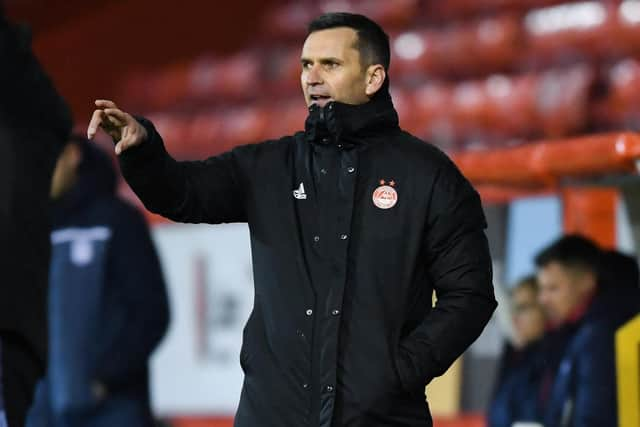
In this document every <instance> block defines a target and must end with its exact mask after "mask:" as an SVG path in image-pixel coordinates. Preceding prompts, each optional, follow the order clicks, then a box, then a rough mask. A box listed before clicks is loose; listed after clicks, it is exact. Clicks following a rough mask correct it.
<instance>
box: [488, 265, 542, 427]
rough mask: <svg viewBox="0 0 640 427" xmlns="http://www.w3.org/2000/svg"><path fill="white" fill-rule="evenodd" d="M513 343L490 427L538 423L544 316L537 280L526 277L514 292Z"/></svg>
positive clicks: (505, 360)
mask: <svg viewBox="0 0 640 427" xmlns="http://www.w3.org/2000/svg"><path fill="white" fill-rule="evenodd" d="M510 297H511V298H510V299H511V311H512V321H513V328H514V336H513V342H512V343H507V344H506V345H505V347H504V350H503V354H502V357H501V363H500V369H499V375H498V378H497V381H496V385H495V387H494V394H493V399H492V401H491V404H490V406H489V411H488V414H487V425H488V427H511V426H512V425H513V423H514V422H516V421H529V422H531V421H536V420H537V417H538V411H539V409H538V394H537V390H538V387H539V382H540V379H541V372H542V369H541V367H542V365H541V363H542V360H541V351H540V347H541V341H542V338H543V336H544V333H545V316H544V312H543V310H542V307H541V306H540V304H539V303H538V284H537V281H536V278H535V276H530V277H525V278H524V279H522V280H520V281H519V282H518V283H517V284H516V285H515V286H514V287H513V289H512V290H511V295H510Z"/></svg>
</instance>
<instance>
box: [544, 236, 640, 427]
mask: <svg viewBox="0 0 640 427" xmlns="http://www.w3.org/2000/svg"><path fill="white" fill-rule="evenodd" d="M618 258H619V257H618V256H617V255H615V254H614V255H612V254H611V253H605V252H604V251H602V250H601V249H600V248H599V247H598V246H597V245H596V244H595V243H594V242H592V241H591V240H588V239H586V238H584V237H582V236H578V235H569V236H565V237H562V238H560V239H559V240H557V241H556V242H554V243H553V244H551V245H550V246H549V247H548V248H546V249H544V250H543V251H542V252H541V253H540V254H538V255H537V257H536V265H537V267H538V281H539V284H540V297H539V299H540V303H541V304H542V306H543V307H544V308H545V311H546V313H547V315H548V317H549V319H550V320H551V327H552V329H555V330H560V331H569V332H568V333H567V334H565V335H566V338H567V339H566V342H565V344H564V350H563V351H562V353H561V357H560V360H559V363H558V365H557V368H556V369H555V373H554V375H553V380H552V381H551V382H550V383H549V385H548V387H545V388H543V389H542V390H541V391H542V393H541V396H543V399H542V403H543V412H542V417H541V419H542V421H543V423H544V425H545V427H609V426H611V427H614V426H617V425H618V423H617V400H616V372H615V345H614V337H615V332H616V330H617V329H618V328H619V327H620V326H621V325H623V324H624V323H626V322H627V321H628V320H630V319H631V318H632V317H633V316H634V315H635V314H637V313H638V312H639V309H640V298H638V289H637V286H633V285H627V284H626V282H627V281H630V282H633V281H635V282H636V283H637V266H636V268H635V269H634V268H628V269H624V270H623V269H620V270H619V271H618V272H617V273H615V274H613V273H611V274H609V275H607V274H605V273H604V272H606V271H607V270H608V269H612V268H616V266H619V264H618V263H617V262H612V260H615V259H618ZM632 267H633V266H632ZM634 270H635V272H634ZM627 271H629V273H627ZM627 276H629V277H627ZM634 276H635V279H634ZM612 281H615V283H612Z"/></svg>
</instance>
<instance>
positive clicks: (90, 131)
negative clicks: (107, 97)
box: [87, 110, 104, 139]
mask: <svg viewBox="0 0 640 427" xmlns="http://www.w3.org/2000/svg"><path fill="white" fill-rule="evenodd" d="M103 117H104V111H102V110H95V111H94V112H93V115H92V116H91V121H90V122H89V127H88V128H87V138H88V139H93V137H94V136H95V134H96V132H97V131H98V127H100V124H101V123H102V118H103Z"/></svg>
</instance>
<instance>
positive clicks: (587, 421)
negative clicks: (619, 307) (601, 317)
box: [571, 325, 617, 427]
mask: <svg viewBox="0 0 640 427" xmlns="http://www.w3.org/2000/svg"><path fill="white" fill-rule="evenodd" d="M613 337H614V332H613V329H609V328H607V327H604V325H597V326H595V325H594V327H593V328H592V329H591V330H590V331H589V335H588V336H587V337H586V340H585V341H584V345H582V346H581V348H582V349H584V350H582V351H580V352H579V354H578V357H577V359H576V362H577V364H576V367H575V368H576V380H575V383H574V384H575V389H574V390H575V398H574V402H573V416H572V419H573V422H572V423H571V426H573V427H596V426H605V425H611V424H612V422H613V420H615V419H616V412H617V400H616V372H615V353H614V345H615V344H614V340H613Z"/></svg>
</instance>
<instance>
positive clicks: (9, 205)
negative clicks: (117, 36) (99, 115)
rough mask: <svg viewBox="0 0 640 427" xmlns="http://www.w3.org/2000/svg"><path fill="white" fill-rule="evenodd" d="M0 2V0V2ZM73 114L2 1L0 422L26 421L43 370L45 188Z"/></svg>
mask: <svg viewBox="0 0 640 427" xmlns="http://www.w3.org/2000/svg"><path fill="white" fill-rule="evenodd" d="M0 3H1V2H0ZM70 131H71V114H70V111H69V109H68V108H67V106H66V104H65V103H64V101H63V100H62V98H61V97H60V96H59V95H58V93H57V92H56V90H55V89H54V87H53V85H52V83H51V81H50V80H49V78H48V77H47V76H46V75H45V73H44V71H43V69H42V67H41V66H40V64H39V63H38V61H37V60H36V58H35V56H34V55H33V53H32V51H31V40H30V34H29V31H28V30H27V29H26V28H25V27H24V26H19V25H14V24H11V23H9V22H8V21H7V20H6V19H5V18H4V16H3V12H2V5H1V4H0V248H2V252H1V253H0V271H2V279H1V280H0V379H1V381H0V424H2V418H3V416H2V412H3V410H2V408H3V406H4V407H5V410H6V418H7V420H8V424H9V426H11V427H13V426H19V427H22V426H23V425H24V416H25V414H26V411H27V409H28V408H29V405H30V404H31V399H32V396H33V389H34V387H35V384H36V382H37V380H38V378H39V377H41V376H42V374H43V373H44V367H45V358H46V353H47V350H46V344H47V343H46V331H47V326H46V301H47V300H46V297H47V277H48V267H49V250H50V243H49V233H50V230H49V215H48V210H49V186H50V182H51V174H52V173H53V168H54V166H55V162H56V158H57V156H58V153H59V152H60V151H61V150H62V147H63V146H64V143H65V142H66V140H67V138H68V136H69V133H70Z"/></svg>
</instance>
